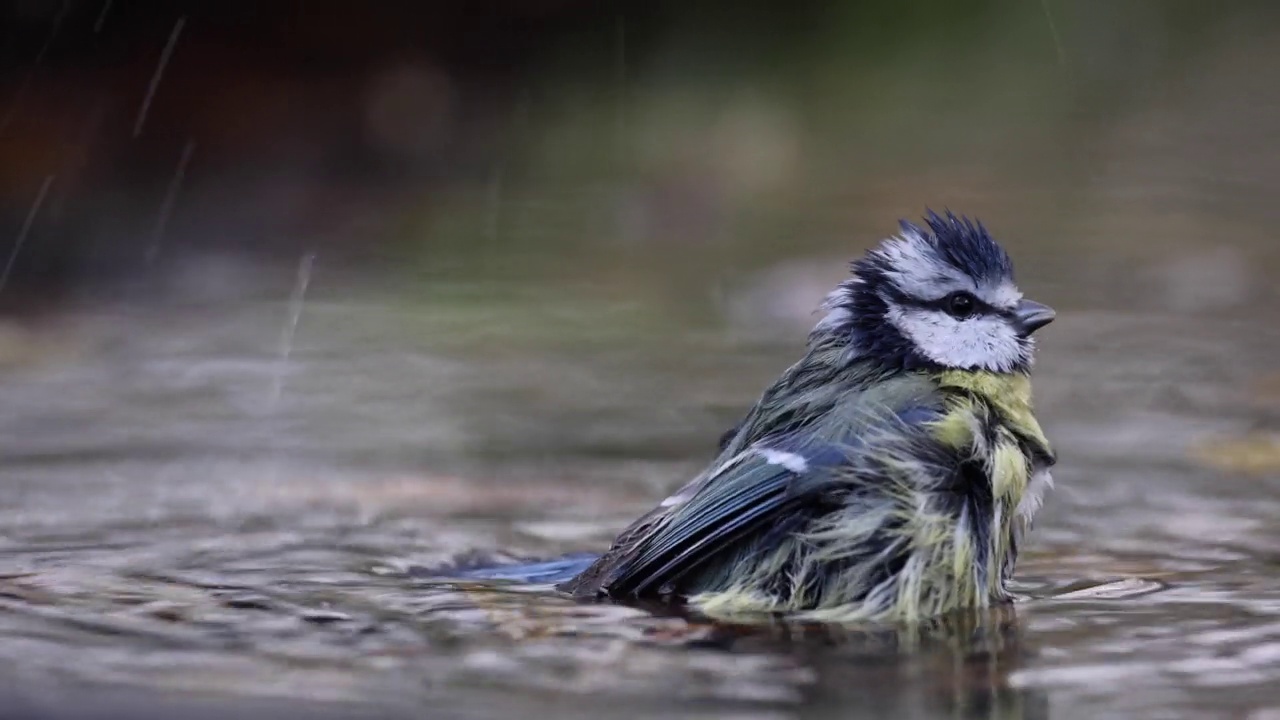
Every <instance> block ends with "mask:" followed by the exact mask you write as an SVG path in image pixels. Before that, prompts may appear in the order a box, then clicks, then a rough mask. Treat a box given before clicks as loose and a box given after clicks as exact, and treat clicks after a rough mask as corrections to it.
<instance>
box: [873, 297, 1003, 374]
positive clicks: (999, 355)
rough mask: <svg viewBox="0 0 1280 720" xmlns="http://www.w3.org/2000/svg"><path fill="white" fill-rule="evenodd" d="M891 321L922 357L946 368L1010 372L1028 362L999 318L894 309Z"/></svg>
mask: <svg viewBox="0 0 1280 720" xmlns="http://www.w3.org/2000/svg"><path fill="white" fill-rule="evenodd" d="M888 319H889V322H890V323H892V324H893V326H894V327H896V328H897V329H898V331H899V332H901V333H902V334H903V335H905V336H906V338H907V339H908V340H910V341H911V344H912V345H914V346H915V348H916V350H917V351H919V353H920V354H921V355H924V356H925V357H926V358H928V359H930V360H932V361H933V362H936V363H938V364H939V365H943V366H945V367H953V368H982V369H985V370H992V371H995V372H1009V371H1011V370H1013V368H1014V367H1016V366H1017V365H1018V364H1019V362H1023V361H1025V360H1026V359H1027V358H1026V356H1025V354H1024V352H1025V351H1024V349H1023V347H1022V344H1021V343H1020V342H1019V340H1018V336H1017V334H1016V333H1015V332H1014V330H1013V328H1012V327H1010V326H1009V324H1008V323H1007V322H1005V321H1004V320H1003V319H1001V318H998V317H990V316H984V315H979V316H976V317H972V318H968V319H966V320H957V319H956V318H953V317H951V316H950V315H948V314H946V313H944V312H942V311H941V310H926V309H923V308H905V309H904V308H902V307H898V306H893V307H890V309H889V313H888Z"/></svg>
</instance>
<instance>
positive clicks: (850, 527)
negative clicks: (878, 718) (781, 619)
mask: <svg viewBox="0 0 1280 720" xmlns="http://www.w3.org/2000/svg"><path fill="white" fill-rule="evenodd" d="M898 225H899V231H898V232H897V233H895V234H893V235H890V236H889V237H887V238H885V239H884V240H882V241H881V242H880V243H879V244H878V245H876V246H875V247H873V248H871V249H870V250H868V251H867V252H866V253H865V254H864V255H863V256H861V257H860V258H858V259H856V260H854V261H852V262H851V263H850V267H849V269H850V274H849V276H848V277H847V278H846V279H844V280H843V281H842V282H840V283H839V284H838V285H837V287H836V288H835V289H834V290H833V291H832V292H831V293H830V294H828V295H827V297H826V299H825V300H824V301H823V302H822V304H821V305H820V308H819V310H818V311H817V312H819V313H821V319H820V320H819V321H818V322H817V323H816V325H815V326H814V327H813V329H812V330H811V331H810V332H809V334H808V338H807V340H806V344H805V351H804V354H803V356H802V357H801V359H800V360H799V361H798V362H795V363H794V364H793V365H791V366H790V367H789V368H788V369H786V370H785V371H784V372H783V373H782V374H781V376H780V377H779V378H778V379H777V380H776V381H775V382H774V383H773V384H772V385H770V386H769V387H768V388H767V389H766V390H764V392H763V393H762V394H761V395H760V397H759V399H758V401H757V402H756V403H755V405H754V406H753V407H752V408H751V409H750V410H749V411H748V412H747V413H746V414H745V415H744V416H743V417H742V418H741V419H740V420H739V421H738V422H737V423H735V424H734V425H733V426H732V428H731V429H729V430H728V431H727V432H725V433H724V434H723V435H722V436H721V438H720V440H719V448H718V453H716V455H715V457H714V459H713V460H712V461H711V462H710V463H709V464H708V465H707V466H706V468H705V469H704V470H702V471H701V472H700V473H698V474H697V475H696V476H694V477H693V478H692V479H691V480H690V481H689V482H688V483H687V484H685V485H683V486H682V487H680V488H679V489H678V490H676V491H675V492H674V493H673V494H671V495H670V496H669V497H667V498H666V499H665V500H662V501H661V502H660V503H659V504H658V505H657V507H655V508H653V509H652V510H651V511H650V512H648V513H647V514H645V515H643V516H642V517H640V518H639V519H638V520H636V521H635V522H633V523H632V524H631V525H629V526H628V527H626V528H625V529H624V530H623V531H622V532H621V533H619V534H618V535H617V536H616V539H615V540H614V542H613V543H612V545H611V546H610V547H609V549H608V550H607V551H606V552H605V553H604V554H603V555H601V556H600V557H599V558H598V559H596V560H595V561H594V562H592V563H591V564H590V565H589V566H586V568H585V569H584V570H582V571H581V572H578V573H577V574H576V575H574V576H573V577H571V578H570V579H568V580H566V581H563V582H561V583H559V584H558V585H556V588H557V589H558V590H559V591H561V592H564V593H567V594H569V595H571V596H573V597H575V598H578V599H595V600H602V601H604V600H612V601H618V602H635V601H644V602H651V601H663V602H670V603H679V604H681V605H683V606H687V607H688V608H690V609H692V610H694V611H696V612H699V613H702V614H703V615H706V616H710V617H717V616H729V617H742V616H746V615H753V614H760V613H764V614H768V615H769V616H777V615H786V616H788V617H794V618H797V619H801V620H811V621H831V622H855V621H889V622H916V621H921V620H926V619H929V618H934V617H938V616H941V615H945V614H948V613H951V612H953V611H958V610H962V609H981V608H987V607H992V606H995V605H1002V604H1006V603H1009V602H1011V601H1012V600H1013V594H1012V592H1011V590H1010V589H1009V580H1010V579H1011V576H1012V574H1013V570H1014V566H1015V563H1016V561H1017V558H1018V553H1019V546H1020V544H1021V543H1022V542H1023V540H1024V537H1025V535H1026V533H1027V532H1029V531H1030V529H1031V526H1032V524H1033V520H1034V518H1035V516H1036V513H1037V511H1038V510H1039V509H1040V507H1041V504H1042V502H1043V500H1044V498H1045V495H1046V493H1047V491H1048V490H1049V489H1050V488H1051V487H1052V484H1053V480H1052V475H1051V470H1052V468H1053V466H1054V465H1055V464H1056V462H1057V456H1056V454H1055V452H1054V450H1053V448H1052V447H1051V445H1050V443H1049V440H1048V439H1047V438H1046V436H1045V433H1044V432H1043V430H1042V429H1041V426H1040V424H1039V422H1038V421H1037V419H1036V416H1035V414H1034V413H1033V403H1032V393H1031V378H1030V376H1031V368H1032V366H1033V364H1034V360H1035V337H1033V334H1034V333H1035V332H1036V331H1037V330H1039V329H1040V328H1042V327H1044V326H1045V325H1048V324H1049V323H1050V322H1052V321H1053V320H1054V318H1055V317H1056V313H1055V311H1054V310H1053V309H1052V308H1050V307H1049V306H1047V305H1044V304H1041V303H1038V302H1035V301H1033V300H1030V299H1027V298H1024V297H1023V295H1022V292H1021V291H1020V290H1019V289H1018V286H1017V285H1016V283H1015V281H1014V273H1013V263H1012V261H1011V260H1010V257H1009V255H1008V254H1007V253H1006V251H1005V250H1004V248H1003V247H1002V246H1001V245H1000V244H999V243H998V242H997V241H996V240H995V239H993V237H992V236H991V234H990V232H989V231H988V230H987V229H986V227H985V226H984V225H983V224H982V222H981V221H980V220H977V219H974V220H971V219H969V218H968V217H965V216H963V215H956V214H953V213H952V212H951V211H950V210H945V211H944V212H943V213H941V214H939V213H936V212H934V211H933V210H930V209H928V208H926V209H925V213H924V217H923V224H917V223H914V222H909V221H907V220H900V221H899V223H898Z"/></svg>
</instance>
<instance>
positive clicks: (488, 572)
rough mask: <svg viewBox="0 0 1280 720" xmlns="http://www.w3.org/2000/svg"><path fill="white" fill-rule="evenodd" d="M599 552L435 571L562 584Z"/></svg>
mask: <svg viewBox="0 0 1280 720" xmlns="http://www.w3.org/2000/svg"><path fill="white" fill-rule="evenodd" d="M598 557H599V556H598V555H593V554H590V553H574V554H572V555H565V556H563V557H559V558H556V559H554V560H543V561H536V562H525V563H512V564H507V565H487V566H479V567H477V566H471V567H454V568H450V569H449V570H448V571H444V572H439V573H432V574H433V575H439V576H441V577H449V578H454V579H466V580H503V581H508V582H521V583H560V582H564V581H566V580H569V579H570V578H573V577H574V576H576V575H578V574H579V573H581V572H582V571H583V570H586V569H587V568H588V567H590V566H591V563H593V562H595V561H596V559H597V558H598Z"/></svg>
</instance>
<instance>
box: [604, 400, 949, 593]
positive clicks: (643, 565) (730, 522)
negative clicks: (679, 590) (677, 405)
mask: <svg viewBox="0 0 1280 720" xmlns="http://www.w3.org/2000/svg"><path fill="white" fill-rule="evenodd" d="M938 414H939V410H938V408H936V407H930V406H913V407H909V408H906V409H904V410H902V411H900V412H898V413H896V417H897V419H898V420H899V421H901V422H902V423H904V425H905V426H918V425H921V424H923V423H925V422H928V421H930V420H933V419H935V418H937V417H938ZM842 430H843V431H842V432H836V433H833V434H832V435H834V436H831V435H829V436H827V437H822V436H819V435H817V434H815V433H813V432H806V431H799V432H792V433H790V434H787V435H784V436H777V437H770V438H766V439H764V440H762V441H760V442H757V443H755V444H754V445H753V446H752V447H750V448H748V449H746V450H744V451H743V453H744V455H743V456H740V458H741V459H740V460H739V461H737V462H734V463H731V464H729V465H728V467H727V468H726V469H725V470H724V471H723V472H722V473H721V474H720V475H718V476H714V477H710V478H708V479H707V481H706V482H705V483H704V484H703V487H701V488H699V489H698V491H697V492H696V493H695V494H694V496H693V497H691V498H690V499H689V500H688V501H686V502H685V503H683V504H682V505H679V506H676V507H674V508H672V510H671V514H670V515H669V517H668V518H667V520H666V521H665V522H664V523H662V524H661V525H660V526H658V527H657V528H655V530H654V531H653V532H652V533H651V534H650V535H648V536H647V537H645V538H644V539H643V540H642V541H641V542H639V543H638V544H637V545H636V547H635V548H633V550H632V552H631V553H629V555H630V557H628V558H626V559H625V560H623V561H622V562H620V563H619V564H618V565H617V566H616V567H615V568H614V569H613V571H612V572H610V573H609V576H608V577H607V578H606V579H605V581H604V583H603V586H604V587H605V588H607V589H608V591H609V593H610V594H612V595H615V596H617V595H641V594H643V593H644V592H645V591H646V590H648V589H650V588H654V587H656V588H670V586H671V584H672V583H674V582H675V581H676V580H678V579H679V578H680V576H682V575H684V574H685V573H687V572H689V571H690V570H692V569H694V568H696V567H697V566H699V565H700V564H702V563H703V562H705V561H707V560H709V559H710V558H711V557H713V556H714V555H715V554H716V553H717V552H718V551H720V550H723V549H724V548H726V547H727V546H729V545H731V544H733V543H735V542H737V541H739V540H741V539H742V538H743V537H744V536H747V535H749V534H751V533H752V532H755V531H760V530H761V529H762V528H763V527H765V526H766V525H767V524H769V523H771V522H772V523H774V524H775V527H774V528H772V529H771V530H770V531H769V536H770V537H772V536H774V535H776V534H777V532H778V531H780V530H781V529H783V528H787V527H791V523H787V522H786V519H787V518H788V517H791V516H793V515H794V514H795V512H796V511H797V510H799V509H800V508H803V507H806V506H821V505H823V504H825V503H824V495H825V494H829V492H830V491H831V490H832V489H833V488H834V487H835V485H836V478H838V477H839V473H837V472H835V471H837V470H839V469H841V468H849V467H852V466H853V464H854V463H855V461H856V458H857V456H858V454H859V451H860V450H861V449H863V447H864V445H865V443H864V441H863V439H862V437H860V436H859V434H857V433H856V432H855V428H854V427H853V425H852V423H851V424H850V425H849V426H848V427H847V428H842ZM773 453H787V454H790V455H794V456H795V458H783V459H786V460H791V462H783V461H781V460H780V459H779V456H778V455H775V454H773ZM771 460H772V461H771ZM795 460H801V461H803V466H800V464H799V463H798V462H795ZM797 470H798V472H797ZM815 509H816V508H815ZM793 530H794V528H792V531H793ZM779 539H780V538H779Z"/></svg>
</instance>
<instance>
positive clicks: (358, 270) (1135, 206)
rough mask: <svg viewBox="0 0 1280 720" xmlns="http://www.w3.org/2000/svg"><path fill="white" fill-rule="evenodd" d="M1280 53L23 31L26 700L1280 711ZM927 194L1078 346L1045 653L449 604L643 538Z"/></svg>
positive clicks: (666, 9)
mask: <svg viewBox="0 0 1280 720" xmlns="http://www.w3.org/2000/svg"><path fill="white" fill-rule="evenodd" d="M1278 43H1280V5H1277V4H1275V3H1274V2H1270V1H1269V0H1253V1H1250V0H1234V1H1233V2H1226V3H1209V2H1204V1H1203V0H1116V1H1111V0H1089V1H1075V0H1073V1H1072V2H1066V1H1065V0H963V1H955V0H859V1H856V2H843V3H835V2H810V1H808V0H793V1H792V2H789V3H768V2H736V3H728V2H724V3H715V2H676V1H674V0H673V1H667V0H650V1H648V2H627V1H624V0H618V1H616V2H585V1H583V0H470V1H469V2H464V3H437V2H419V3H414V2H393V1H387V2H378V3H364V4H361V3H352V2H338V1H337V0H328V1H326V0H279V1H277V2H259V3H254V2H241V1H238V0H230V1H226V2H200V1H197V0H190V1H179V2H141V1H136V0H5V1H4V2H0V680H3V681H0V698H7V701H8V702H9V703H10V705H11V707H19V708H23V709H24V711H29V712H32V713H37V714H39V713H45V714H49V715H58V714H59V713H83V712H85V711H86V706H85V705H83V704H82V703H85V702H91V700H90V699H91V698H97V697H101V693H105V692H108V690H109V691H110V692H111V693H112V695H111V697H112V698H115V699H117V700H119V702H120V703H122V705H121V707H127V708H129V712H134V713H144V714H145V713H146V712H153V713H161V714H163V713H166V712H170V710H169V709H168V708H169V707H170V706H169V705H166V704H163V703H161V702H160V701H159V700H157V699H156V698H157V697H158V695H156V693H163V694H164V697H166V698H171V696H172V697H175V698H178V699H173V700H172V702H178V703H188V702H196V700H199V702H201V703H212V705H209V706H208V707H212V708H214V710H210V712H222V711H224V710H225V709H226V708H227V707H233V708H236V709H238V710H239V711H243V712H251V711H253V712H257V711H261V712H262V713H264V714H271V713H275V714H278V713H281V712H288V711H290V710H293V711H297V712H300V713H303V712H305V713H310V714H312V715H314V714H316V713H320V714H323V713H327V712H332V713H335V716H347V715H349V714H360V713H372V714H375V715H381V716H388V715H395V714H397V713H400V714H404V715H405V716H410V715H415V714H416V713H417V711H418V709H420V708H421V707H422V706H423V704H424V703H430V704H431V705H430V706H431V707H434V708H438V709H439V710H440V712H441V713H442V716H454V715H456V716H475V717H487V716H498V715H511V714H517V715H518V714H521V713H525V712H528V711H529V710H530V708H538V709H539V711H542V712H555V713H558V714H561V715H571V716H577V715H582V716H587V715H598V714H600V713H601V712H605V713H607V714H610V716H622V715H634V716H643V715H647V714H664V715H668V716H670V715H681V714H683V715H686V716H690V717H692V716H700V715H703V714H715V715H717V716H725V715H734V716H742V717H770V718H772V717H790V716H796V715H803V716H806V717H826V716H831V717H836V716H840V717H849V716H855V717H863V716H865V717H881V716H884V713H885V712H891V713H892V714H893V715H894V716H895V717H943V716H945V717H995V716H999V717H1027V718H1030V717H1036V718H1042V717H1049V716H1052V717H1055V718H1062V717H1088V718H1095V717H1109V716H1115V717H1130V716H1156V715H1158V716H1161V717H1178V718H1181V717H1187V718H1191V717H1197V718H1198V717H1224V718H1226V717H1231V718H1240V717H1246V718H1249V720H1275V718H1276V717H1280V693H1278V692H1277V691H1276V690H1275V689H1274V688H1275V687H1277V681H1278V680H1280V677H1278V671H1277V669H1276V668H1277V667H1278V666H1280V663H1277V662H1276V660H1277V658H1280V583H1277V581H1276V579H1275V577H1276V575H1277V573H1276V571H1277V569H1280V556H1278V555H1277V554H1276V548H1277V547H1280V527H1277V525H1276V522H1275V518H1276V517H1277V513H1280V483H1278V481H1277V478H1278V477H1280V440H1277V427H1280V424H1278V422H1280V368H1278V367H1277V365H1276V361H1275V358H1276V357H1277V353H1278V352H1280V328H1278V327H1277V324H1276V320H1275V315H1274V312H1273V311H1272V308H1273V307H1274V303H1275V302H1276V301H1277V299H1278V298H1277V291H1276V283H1275V282H1274V281H1273V278H1274V277H1275V276H1276V274H1277V272H1280V244H1278V243H1277V242H1276V239H1275V232H1276V230H1275V228H1276V227H1277V226H1278V225H1280V204H1277V203H1276V202H1275V199H1276V197H1277V195H1278V194H1280V147H1278V145H1280V82H1278V79H1280V49H1277V48H1280V44H1278ZM926 207H931V208H934V209H938V210H941V209H943V208H950V209H952V210H954V211H956V212H958V213H964V214H968V215H971V216H976V217H978V218H980V219H981V220H982V221H983V222H984V223H985V224H986V225H987V226H988V227H989V228H990V229H991V230H992V232H993V233H994V234H995V235H996V236H997V238H999V239H1000V240H1001V241H1002V242H1003V243H1004V244H1005V245H1006V246H1007V247H1008V249H1009V250H1010V252H1011V254H1012V255H1013V257H1014V259H1015V262H1016V264H1017V268H1018V278H1019V281H1020V284H1021V285H1022V287H1023V289H1024V290H1025V291H1026V293H1027V294H1028V295H1029V296H1030V297H1033V298H1035V299H1037V300H1041V301H1043V302H1047V303H1049V304H1051V305H1053V306H1055V307H1056V308H1057V310H1058V312H1059V320H1058V321H1057V322H1055V323H1054V324H1053V325H1052V326H1050V327H1049V328H1046V330H1045V331H1043V333H1042V336H1043V339H1042V341H1041V357H1040V361H1039V363H1038V365H1037V371H1036V388H1037V393H1038V398H1039V399H1038V403H1039V407H1040V408H1041V410H1040V417H1041V418H1042V422H1043V424H1044V425H1045V427H1046V429H1047V431H1048V432H1049V434H1050V437H1051V438H1052V439H1054V440H1055V441H1056V442H1057V443H1058V446H1059V450H1060V453H1061V457H1062V464H1061V469H1060V471H1059V472H1058V473H1056V476H1057V478H1058V482H1059V486H1060V488H1059V491H1058V492H1057V493H1056V494H1055V495H1054V497H1053V498H1051V500H1050V502H1049V506H1048V508H1047V510H1046V512H1045V514H1044V516H1043V517H1044V519H1043V520H1042V521H1041V527H1040V528H1039V529H1038V530H1037V534H1036V535H1035V536H1034V540H1033V543H1032V546H1031V549H1030V553H1029V554H1028V556H1027V558H1026V559H1025V560H1024V562H1023V565H1022V567H1023V570H1022V573H1021V574H1022V576H1024V577H1023V580H1024V582H1025V590H1026V592H1027V593H1028V595H1029V596H1030V597H1031V598H1032V600H1031V601H1029V602H1028V603H1027V604H1026V605H1025V606H1023V607H1020V608H1019V610H1018V613H1017V617H1016V618H1013V619H1008V618H1004V619H1000V620H999V621H998V622H997V621H989V622H988V621H984V622H982V623H979V626H978V627H977V628H974V627H969V626H964V627H961V628H959V629H956V628H944V629H942V630H939V631H938V632H939V633H941V637H939V636H938V635H937V634H933V635H930V636H929V637H926V638H923V639H922V638H917V637H915V636H914V635H913V636H912V637H910V638H906V637H903V636H900V635H896V634H894V633H889V635H890V636H891V637H884V636H880V635H876V636H875V637H871V636H870V635H862V634H858V633H854V634H853V636H852V637H850V636H849V635H848V634H843V633H838V635H839V637H837V638H832V637H830V636H827V635H824V636H823V637H821V638H818V639H814V638H812V637H809V636H807V635H806V636H804V637H798V636H793V635H790V634H785V633H784V635H785V637H779V636H778V634H777V633H774V632H772V631H771V632H769V633H765V634H764V635H763V636H757V635H755V634H753V632H748V631H746V630H742V631H741V634H734V633H735V632H738V631H733V632H729V634H728V635H725V632H726V631H725V630H724V629H723V628H715V629H713V628H707V627H703V626H699V625H696V624H689V623H686V622H685V621H683V620H679V619H672V618H662V617H657V616H651V615H648V614H646V613H642V612H639V611H635V612H632V611H629V610H624V609H621V608H606V607H603V606H599V607H597V606H588V607H582V606H574V605H572V604H569V603H566V602H564V601H563V599H559V598H556V597H554V596H553V595H552V594H549V593H547V592H546V591H545V588H542V589H537V588H534V589H530V588H524V589H521V590H519V591H517V590H512V589H510V588H507V589H501V590H498V589H494V588H487V589H477V588H473V587H469V586H459V585H457V584H448V583H445V584H441V583H437V582H433V581H431V580H430V579H427V578H426V576H427V575H430V574H431V572H433V571H435V570H439V569H440V568H446V567H451V566H452V565H454V564H456V563H460V562H461V563H467V562H497V561H505V560H509V559H512V558H525V557H538V558H541V557H552V556H556V555H559V554H561V553H565V552H599V551H600V550H602V549H603V548H604V547H606V546H607V544H608V542H609V540H610V538H611V537H612V534H613V533H614V532H615V531H616V530H618V529H619V528H620V527H621V526H623V525H624V524H626V522H627V521H629V520H630V519H632V518H633V517H635V516H636V515H637V514H638V513H640V512H642V511H644V510H646V509H648V508H649V507H650V506H651V504H652V502H653V501H654V500H655V499H657V498H660V497H662V496H663V493H664V492H665V491H666V490H669V489H670V488H672V487H674V486H676V485H678V484H680V483H681V482H682V481H683V479H685V478H687V477H688V476H689V475H690V474H691V473H693V472H696V471H697V470H698V469H699V467H700V464H701V463H704V462H706V461H707V459H708V458H709V457H710V455H711V453H712V452H713V450H714V447H715V442H716V439H717V438H718V437H719V434H720V432H722V431H723V430H724V429H726V428H727V427H728V426H729V425H730V424H731V423H733V422H734V421H735V420H736V419H737V418H738V417H739V416H740V415H741V413H742V412H744V411H745V410H746V409H747V408H748V407H750V405H751V404H752V403H753V402H754V400H755V397H756V396H757V394H758V393H759V392H760V390H761V389H762V388H763V387H764V386H765V385H767V383H768V382H769V381H770V380H772V379H773V378H774V377H775V376H776V375H777V374H778V373H779V372H780V371H781V370H782V369H783V368H785V367H786V366H787V364H789V363H790V362H792V361H794V360H795V359H796V358H797V357H798V356H799V353H800V352H801V349H802V343H803V339H804V336H805V334H806V332H807V330H808V328H809V327H810V325H811V324H812V323H813V322H814V320H815V319H816V318H815V316H814V315H813V310H814V308H815V307H816V306H817V304H818V302H819V301H820V300H821V298H822V296H823V294H825V292H826V291H827V290H828V289H830V287H831V286H832V285H833V284H834V283H836V282H838V281H839V280H840V279H841V278H842V277H844V275H845V273H846V263H847V261H848V260H849V259H851V258H853V257H855V256H857V255H858V254H860V253H861V252H862V251H863V250H864V249H866V248H867V247H870V246H871V245H873V244H874V243H875V242H877V241H878V240H879V239H880V238H882V237H884V236H885V235H887V234H889V233H891V232H893V231H894V230H895V229H896V222H897V220H898V218H914V217H918V216H920V215H921V214H922V212H923V211H924V210H925V208H926ZM120 693H123V695H121V694H120ZM77 698H78V700H77ZM93 702H95V703H96V701H93ZM165 702H170V700H166V701H165ZM262 703H267V704H266V705H263V704H262ZM271 703H279V704H278V705H276V704H271ZM95 706H96V704H95ZM193 707H195V706H191V707H188V706H187V705H181V708H182V711H183V712H194V710H193V709H192V708H193ZM200 707H206V706H205V705H200ZM158 708H166V709H165V710H163V711H162V710H159V709H158ZM886 708H892V710H886ZM172 712H177V710H172Z"/></svg>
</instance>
